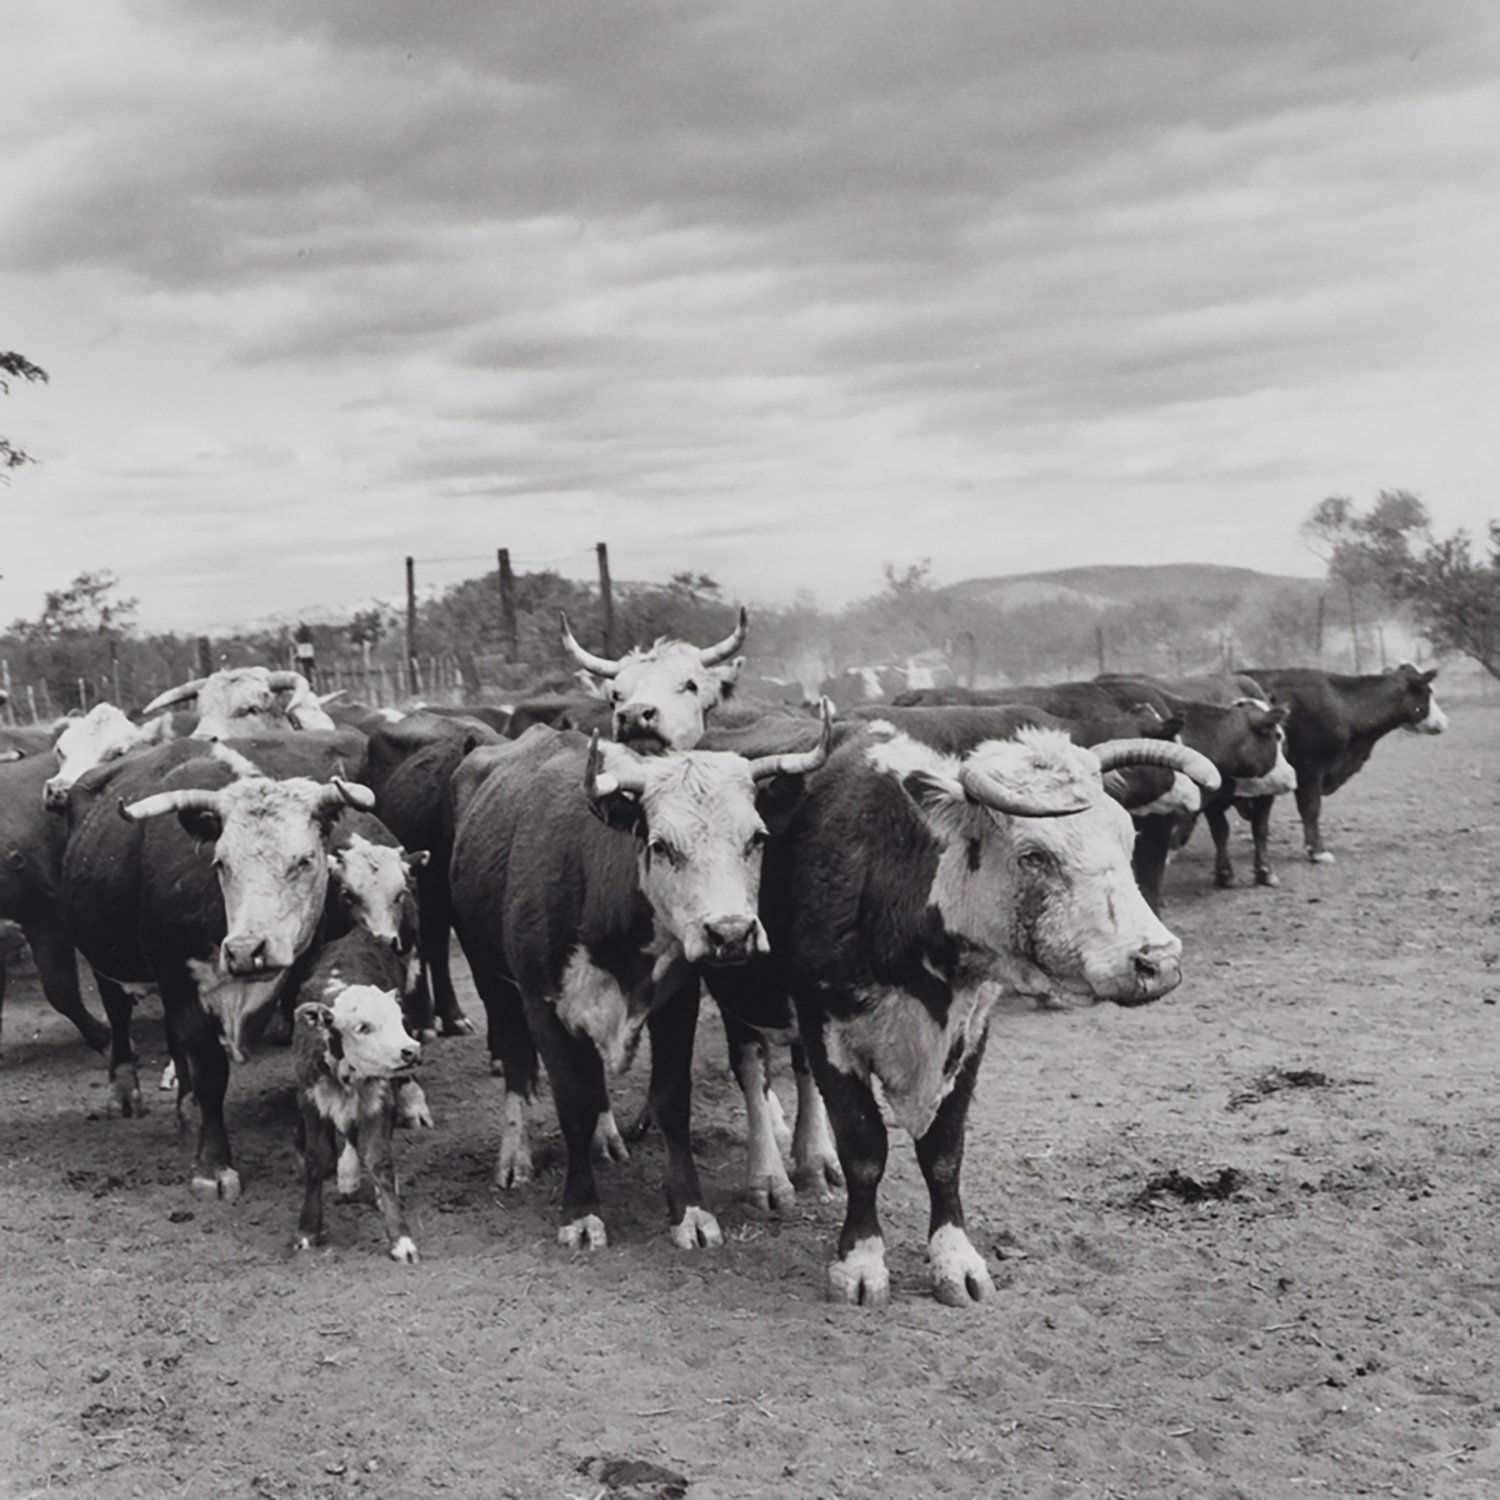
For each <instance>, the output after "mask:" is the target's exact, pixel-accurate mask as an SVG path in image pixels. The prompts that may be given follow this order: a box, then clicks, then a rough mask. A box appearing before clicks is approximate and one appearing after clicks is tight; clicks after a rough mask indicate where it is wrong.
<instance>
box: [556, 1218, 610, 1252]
mask: <svg viewBox="0 0 1500 1500" xmlns="http://www.w3.org/2000/svg"><path fill="white" fill-rule="evenodd" d="M557 1243H558V1244H559V1245H562V1246H563V1247H564V1248H565V1249H568V1250H605V1249H608V1247H609V1236H608V1235H607V1234H606V1233H605V1232H604V1220H603V1219H601V1218H600V1217H599V1215H598V1214H585V1215H584V1216H583V1217H582V1218H581V1219H574V1220H573V1222H572V1223H571V1224H564V1225H563V1227H562V1228H561V1229H559V1230H558V1231H557Z"/></svg>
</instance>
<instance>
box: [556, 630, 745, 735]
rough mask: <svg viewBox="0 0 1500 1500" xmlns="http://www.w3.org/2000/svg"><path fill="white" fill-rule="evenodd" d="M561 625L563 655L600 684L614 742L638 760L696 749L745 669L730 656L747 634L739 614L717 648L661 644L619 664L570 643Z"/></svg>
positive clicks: (631, 654) (633, 653)
mask: <svg viewBox="0 0 1500 1500" xmlns="http://www.w3.org/2000/svg"><path fill="white" fill-rule="evenodd" d="M560 620H561V629H562V643H563V649H564V650H565V651H567V653H568V655H569V656H571V657H572V658H573V660H574V661H576V662H577V663H578V664H579V666H581V667H583V668H585V669H586V670H587V671H589V672H592V673H593V674H594V676H596V677H600V678H603V679H604V682H605V685H606V686H605V693H606V697H607V700H608V703H609V707H610V713H611V718H612V721H613V727H614V738H615V740H616V741H617V742H618V743H620V744H622V745H628V746H630V748H631V749H633V750H635V751H638V752H639V753H640V754H643V755H659V754H663V753H665V752H666V751H668V750H687V749H691V748H692V747H693V746H694V745H696V744H697V743H698V740H699V738H700V737H701V736H702V734H703V730H704V728H705V725H706V723H707V720H708V716H709V714H711V713H712V712H713V710H714V709H715V708H716V707H717V706H718V705H719V704H720V703H722V702H724V701H725V700H726V699H727V698H728V697H729V696H730V694H731V693H732V692H733V691H734V684H735V679H736V678H737V677H738V676H739V674H740V669H741V668H742V667H743V666H744V664H745V659H744V657H742V656H736V655H735V652H737V651H738V650H739V649H740V647H741V646H743V645H744V644H745V634H746V632H747V630H748V629H749V617H748V616H747V615H746V613H745V611H744V610H743V609H741V610H740V614H739V621H738V623H737V624H736V625H735V628H734V630H733V631H732V632H731V633H730V634H729V635H728V636H726V637H725V638H724V639H723V640H722V641H720V642H718V644H717V645H713V646H690V645H688V644H687V643H686V642H684V641H674V640H668V639H666V638H662V639H660V640H658V641H657V642H656V643H655V644H654V645H652V646H647V647H644V648H642V647H639V646H637V647H635V648H634V649H632V650H630V651H627V652H626V653H625V655H624V656H622V657H620V658H619V659H618V660H612V659H611V658H609V657H605V656H595V655H594V654H593V653H592V652H590V651H585V650H584V649H583V647H582V646H580V645H579V644H578V642H577V641H576V640H574V639H573V632H572V631H571V630H570V629H569V628H568V617H567V615H565V614H564V615H561V616H560Z"/></svg>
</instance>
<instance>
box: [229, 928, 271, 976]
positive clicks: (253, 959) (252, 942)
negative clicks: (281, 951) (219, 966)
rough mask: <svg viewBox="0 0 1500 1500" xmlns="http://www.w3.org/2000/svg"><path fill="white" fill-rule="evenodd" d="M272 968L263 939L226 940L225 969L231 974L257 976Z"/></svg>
mask: <svg viewBox="0 0 1500 1500" xmlns="http://www.w3.org/2000/svg"><path fill="white" fill-rule="evenodd" d="M270 966H271V965H270V959H269V956H268V954H267V952H266V940H265V939H264V938H263V937H262V938H257V937H247V938H225V939H224V967H225V968H226V969H228V970H229V972H230V973H231V974H256V973H260V972H261V971H263V970H265V969H268V968H270Z"/></svg>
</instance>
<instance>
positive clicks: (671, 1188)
mask: <svg viewBox="0 0 1500 1500" xmlns="http://www.w3.org/2000/svg"><path fill="white" fill-rule="evenodd" d="M699 993H700V992H699V988H698V984H697V982H696V980H695V981H694V982H693V983H692V984H688V985H680V986H676V987H675V988H674V990H673V993H672V994H671V995H670V996H669V997H668V998H667V999H666V1000H665V1001H663V1002H662V1003H661V1004H658V1005H657V1006H655V1007H654V1008H653V1009H652V1011H651V1014H650V1015H649V1016H648V1017H647V1019H646V1025H647V1028H648V1029H649V1030H650V1032H651V1114H652V1116H653V1117H654V1119H655V1120H656V1124H657V1128H658V1129H659V1130H660V1131H661V1133H662V1139H663V1140H664V1141H665V1142H666V1147H667V1179H666V1192H667V1213H668V1214H669V1215H670V1217H671V1221H672V1243H673V1244H674V1245H676V1246H677V1248H678V1249H679V1250H698V1249H706V1248H711V1247H713V1246H715V1245H722V1244H723V1243H724V1236H723V1234H722V1233H721V1232H720V1229H719V1223H718V1220H717V1219H715V1218H714V1216H713V1215H712V1214H711V1213H709V1211H708V1210H707V1209H706V1208H704V1207H703V1189H702V1187H701V1186H700V1185H699V1182H698V1167H697V1164H696V1163H695V1162H694V1160H693V1141H692V1108H693V1040H694V1036H695V1035H696V1032H697V1027H698V1001H699Z"/></svg>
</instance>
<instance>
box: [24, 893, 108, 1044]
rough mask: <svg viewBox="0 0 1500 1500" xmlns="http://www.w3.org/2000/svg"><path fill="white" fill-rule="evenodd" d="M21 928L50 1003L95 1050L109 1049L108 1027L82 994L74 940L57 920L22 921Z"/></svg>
mask: <svg viewBox="0 0 1500 1500" xmlns="http://www.w3.org/2000/svg"><path fill="white" fill-rule="evenodd" d="M21 931H22V932H24V933H25V934H26V941H27V942H28V943H29V944H30V945H31V956H32V957H33V958H34V959H35V960H36V974H37V978H38V979H39V980H40V981H41V985H42V993H43V994H44V995H45V996H46V997H47V1003H48V1004H49V1005H50V1006H51V1007H52V1009H53V1010H55V1011H56V1012H57V1013H58V1014H59V1015H62V1016H66V1017H67V1018H68V1020H70V1021H71V1022H72V1023H73V1024H74V1025H75V1026H76V1027H77V1028H78V1034H79V1036H81V1037H82V1038H83V1039H84V1041H86V1042H87V1043H88V1044H89V1046H90V1047H92V1048H93V1049H94V1051H95V1052H101V1053H102V1052H106V1051H107V1050H108V1048H109V1027H108V1026H107V1025H106V1024H105V1023H104V1022H103V1021H101V1020H100V1019H99V1018H98V1017H97V1016H95V1015H94V1014H93V1013H92V1012H91V1011H90V1010H89V1008H88V1007H87V1006H86V1005H85V1004H84V1003H83V994H82V992H81V991H80V990H79V988H78V954H77V952H76V951H75V949H74V947H73V940H72V939H71V938H70V937H69V936H68V934H67V932H66V931H65V930H64V929H63V928H62V927H61V926H59V925H57V923H56V922H55V921H52V922H23V923H22V924H21Z"/></svg>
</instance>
